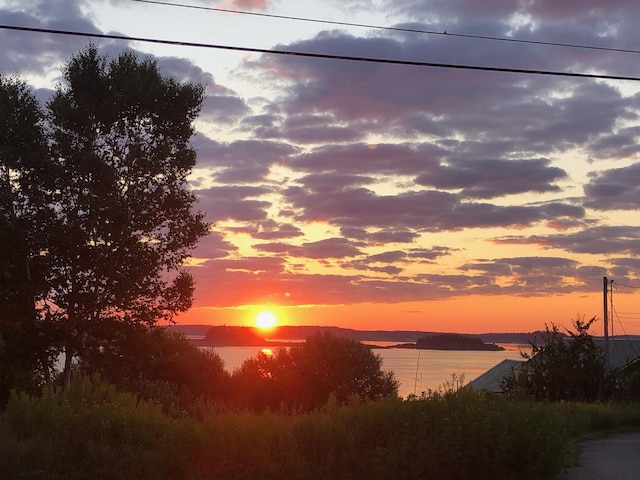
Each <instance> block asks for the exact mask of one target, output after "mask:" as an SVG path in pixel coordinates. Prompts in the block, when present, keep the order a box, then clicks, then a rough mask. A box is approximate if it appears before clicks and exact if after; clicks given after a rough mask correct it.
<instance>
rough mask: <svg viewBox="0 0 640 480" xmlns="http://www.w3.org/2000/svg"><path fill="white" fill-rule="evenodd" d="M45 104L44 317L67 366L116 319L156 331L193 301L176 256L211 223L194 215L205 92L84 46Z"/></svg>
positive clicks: (152, 66)
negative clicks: (49, 218) (52, 174)
mask: <svg viewBox="0 0 640 480" xmlns="http://www.w3.org/2000/svg"><path fill="white" fill-rule="evenodd" d="M63 74H64V85H61V86H59V87H58V89H57V91H56V93H55V95H54V96H53V98H52V99H51V101H50V102H49V103H48V122H49V129H50V143H51V155H52V158H53V159H54V160H55V161H56V166H57V170H56V173H57V176H56V178H55V180H56V182H57V188H56V190H55V196H54V207H55V212H56V222H57V227H56V229H55V231H54V235H52V238H51V242H50V245H49V252H50V255H51V257H52V262H53V263H52V266H51V269H50V271H49V275H48V278H47V280H48V283H49V286H50V294H49V296H48V297H47V299H46V300H47V302H48V304H49V305H50V307H51V308H50V311H51V318H52V319H54V320H56V322H57V324H58V325H60V327H61V329H62V331H63V332H64V334H65V338H64V343H63V347H64V351H65V353H66V363H65V367H64V369H65V370H64V371H65V375H64V379H65V384H68V382H69V379H70V374H71V358H72V357H78V358H80V360H81V365H82V361H83V359H86V358H87V357H88V356H89V355H90V353H91V352H92V351H98V350H100V349H102V348H104V347H105V345H106V344H107V343H108V342H109V341H110V337H111V334H112V331H113V329H112V328H111V325H113V322H121V323H136V324H142V325H148V326H150V325H154V324H155V323H156V322H157V321H159V320H161V319H162V320H170V319H171V318H172V317H173V315H174V314H175V313H177V312H179V311H184V310H186V309H187V308H189V307H190V305H191V299H192V292H193V281H192V278H191V276H190V275H189V274H188V273H187V272H186V271H185V270H183V269H182V268H181V264H182V262H183V260H184V259H185V258H186V257H187V255H188V252H189V250H190V249H191V248H192V247H193V246H194V245H195V244H196V242H197V240H198V239H199V238H200V237H201V236H203V235H205V234H206V232H207V229H208V225H207V224H206V223H205V222H204V221H203V217H202V215H201V214H198V213H194V212H193V206H194V202H195V197H194V194H193V193H192V192H191V191H190V190H189V188H188V185H187V176H188V175H189V174H190V172H191V170H192V168H193V166H194V165H195V161H196V153H195V151H194V149H193V148H192V147H191V146H190V145H189V140H190V138H191V136H192V134H193V126H192V122H193V121H194V119H195V117H196V116H197V114H198V112H199V110H200V107H201V103H202V95H203V87H202V86H201V85H197V84H189V83H183V84H180V83H177V82H176V81H175V80H174V79H172V78H165V77H163V76H162V75H161V74H160V72H159V71H158V68H157V64H156V62H155V61H154V60H152V59H150V58H146V59H143V60H140V59H138V58H137V56H136V55H135V54H134V53H132V52H124V53H122V54H121V55H120V56H119V57H117V58H115V59H113V60H112V61H108V60H107V58H106V57H102V56H100V55H98V52H97V49H96V48H95V47H94V46H89V47H88V48H86V49H85V50H84V51H82V52H80V53H79V54H78V55H76V56H74V57H73V58H72V59H71V60H70V61H69V62H68V64H67V65H66V67H65V68H64V70H63Z"/></svg>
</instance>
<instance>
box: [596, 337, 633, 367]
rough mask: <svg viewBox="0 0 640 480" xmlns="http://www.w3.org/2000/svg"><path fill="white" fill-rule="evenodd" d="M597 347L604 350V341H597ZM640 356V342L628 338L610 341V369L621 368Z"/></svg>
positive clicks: (599, 339) (598, 339) (600, 339)
mask: <svg viewBox="0 0 640 480" xmlns="http://www.w3.org/2000/svg"><path fill="white" fill-rule="evenodd" d="M595 343H596V345H598V346H600V347H602V348H604V339H602V338H597V339H595ZM639 356H640V340H635V339H634V340H631V339H626V338H618V337H616V338H614V339H609V367H611V368H614V369H616V368H620V367H623V366H625V365H626V364H627V363H629V362H631V361H633V360H635V359H636V358H638V357H639Z"/></svg>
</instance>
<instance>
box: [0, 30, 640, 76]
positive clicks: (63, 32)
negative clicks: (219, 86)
mask: <svg viewBox="0 0 640 480" xmlns="http://www.w3.org/2000/svg"><path fill="white" fill-rule="evenodd" d="M0 30H14V31H20V32H30V33H46V34H52V35H67V36H74V37H89V38H104V39H110V40H126V41H129V42H146V43H154V44H163V45H172V46H181V47H196V48H210V49H219V50H229V51H236V52H252V53H263V54H269V55H287V56H295V57H306V58H323V59H329V60H346V61H352V62H366V63H381V64H390V65H405V66H414V67H433V68H449V69H458V70H476V71H478V70H479V71H485V72H500V73H521V74H528V75H545V76H555V77H572V78H591V79H599V80H623V81H633V82H638V81H640V77H630V76H626V75H604V74H597V73H577V72H561V71H557V70H532V69H526V68H506V67H489V66H481V65H465V64H454V63H436V62H418V61H411V60H397V59H390V58H375V57H355V56H350V55H334V54H326V53H312V52H296V51H293V50H274V49H271V50H270V49H264V48H251V47H238V46H233V45H218V44H210V43H198V42H184V41H178V40H166V39H156V38H145V37H131V36H127V35H116V34H106V33H88V32H79V31H74V30H58V29H53V28H38V27H23V26H16V25H0Z"/></svg>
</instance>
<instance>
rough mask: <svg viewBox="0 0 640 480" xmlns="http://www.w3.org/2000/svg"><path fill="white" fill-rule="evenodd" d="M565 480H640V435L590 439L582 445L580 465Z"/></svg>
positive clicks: (631, 434)
mask: <svg viewBox="0 0 640 480" xmlns="http://www.w3.org/2000/svg"><path fill="white" fill-rule="evenodd" d="M562 478H564V479H566V480H608V479H612V480H638V479H640V432H636V433H623V434H617V435H613V436H611V437H608V438H603V439H598V440H589V441H587V442H585V443H584V444H583V445H582V452H581V453H580V460H579V461H578V465H577V466H575V467H573V468H570V469H569V470H568V471H567V472H566V476H565V477H562Z"/></svg>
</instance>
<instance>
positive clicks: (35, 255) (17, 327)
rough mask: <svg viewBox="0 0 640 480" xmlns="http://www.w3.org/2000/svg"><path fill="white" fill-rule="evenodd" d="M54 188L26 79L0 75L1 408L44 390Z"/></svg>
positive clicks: (39, 118) (40, 121)
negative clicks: (22, 393)
mask: <svg viewBox="0 0 640 480" xmlns="http://www.w3.org/2000/svg"><path fill="white" fill-rule="evenodd" d="M49 187H51V164H50V162H49V158H48V156H47V147H46V137H45V135H44V131H43V115H42V112H41V109H40V106H39V104H38V102H37V100H36V98H35V96H34V94H33V92H32V91H31V89H30V88H29V87H28V86H27V85H26V84H25V83H24V82H23V81H21V80H18V79H13V78H7V77H4V76H2V75H0V405H2V404H4V403H5V402H6V399H7V395H8V391H9V389H10V388H19V389H25V390H33V389H35V388H39V380H40V379H39V378H38V376H37V375H35V372H36V371H38V370H40V371H42V369H41V367H42V364H44V365H45V366H48V363H49V361H48V360H49V356H48V355H46V354H44V352H45V351H46V348H45V345H44V344H43V338H42V330H41V327H42V325H41V324H40V322H39V319H40V318H41V313H42V312H41V310H40V307H42V302H41V300H42V298H43V296H44V294H45V292H46V290H47V286H46V283H45V282H44V273H45V270H46V260H47V256H46V254H45V252H46V248H47V241H46V237H47V233H48V231H49V227H50V223H49V221H48V219H49V218H50V213H51V205H50V196H49V195H48V192H50V190H49ZM45 371H48V369H46V370H45Z"/></svg>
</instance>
